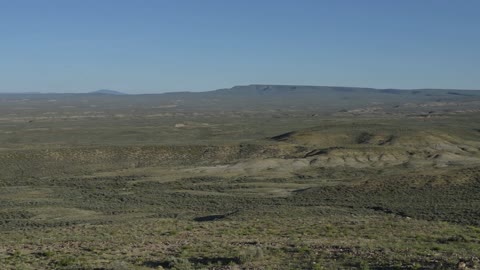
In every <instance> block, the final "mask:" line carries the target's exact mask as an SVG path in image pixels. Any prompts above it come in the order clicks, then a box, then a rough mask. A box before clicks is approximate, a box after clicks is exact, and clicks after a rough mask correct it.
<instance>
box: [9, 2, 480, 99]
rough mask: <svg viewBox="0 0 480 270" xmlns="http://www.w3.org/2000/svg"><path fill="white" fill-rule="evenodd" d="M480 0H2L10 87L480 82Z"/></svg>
mask: <svg viewBox="0 0 480 270" xmlns="http://www.w3.org/2000/svg"><path fill="white" fill-rule="evenodd" d="M479 11H480V1H478V0H462V1H453V0H448V1H447V0H401V1H400V0H362V1H358V0H330V1H327V0H190V1H187V0H129V1H127V0H42V1H39V0H15V1H12V0H0V92H32V91H33V92H87V91H94V90H98V89H113V90H118V91H123V92H127V93H132V94H134V93H160V92H170V91H205V90H214V89H219V88H227V87H232V86H234V85H247V84H290V85H329V86H361V87H375V88H405V89H412V88H450V89H480V16H479V15H478V12H479Z"/></svg>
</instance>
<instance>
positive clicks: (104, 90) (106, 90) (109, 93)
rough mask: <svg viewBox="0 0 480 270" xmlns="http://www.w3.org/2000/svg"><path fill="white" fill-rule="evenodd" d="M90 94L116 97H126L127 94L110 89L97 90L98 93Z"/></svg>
mask: <svg viewBox="0 0 480 270" xmlns="http://www.w3.org/2000/svg"><path fill="white" fill-rule="evenodd" d="M89 94H97V95H115V96H120V95H126V94H125V93H122V92H119V91H115V90H109V89H100V90H97V91H93V92H90V93H89Z"/></svg>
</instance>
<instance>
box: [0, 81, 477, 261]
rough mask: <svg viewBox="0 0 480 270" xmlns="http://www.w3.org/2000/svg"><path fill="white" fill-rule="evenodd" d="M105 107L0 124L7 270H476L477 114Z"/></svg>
mask: <svg viewBox="0 0 480 270" xmlns="http://www.w3.org/2000/svg"><path fill="white" fill-rule="evenodd" d="M262 89H263V88H262ZM272 89H273V90H275V88H268V89H267V90H268V91H262V93H263V94H265V95H267V93H270V92H271V91H272ZM289 89H290V88H289ZM276 91H277V90H276ZM345 93H350V92H342V95H346V94H345ZM384 94H385V95H391V94H388V93H384ZM420 94H421V93H420ZM420 94H418V95H420ZM391 96H395V97H398V98H399V99H400V100H403V98H405V99H408V101H409V102H410V101H411V100H410V97H408V98H407V97H402V95H399V94H398V95H397V94H395V95H391ZM412 96H417V94H415V95H412ZM448 96H449V97H448V98H449V100H450V99H455V100H457V99H462V98H463V96H462V95H451V94H450V95H448ZM105 98H106V97H105V96H104V95H98V96H97V97H96V98H95V99H94V101H97V102H99V103H101V104H102V112H100V110H99V109H98V111H95V112H88V111H89V110H91V108H90V107H88V104H83V103H81V102H80V103H78V102H77V103H75V102H73V104H74V105H72V103H69V102H72V101H61V102H65V103H62V104H63V105H60V104H59V105H58V107H48V106H47V105H45V104H46V101H44V102H45V103H43V101H35V102H33V101H32V102H33V103H32V104H30V105H31V106H32V108H33V109H31V110H24V111H21V110H16V111H14V113H13V114H14V115H9V116H8V117H7V116H5V117H4V118H3V119H2V120H1V121H0V130H1V133H0V141H1V142H2V148H1V149H0V168H1V170H2V174H1V178H0V205H1V206H2V207H1V209H0V230H1V232H2V233H1V234H0V268H1V269H454V268H456V267H457V265H458V264H459V262H464V264H465V267H467V269H476V268H478V267H480V265H479V262H478V256H479V254H480V218H479V217H480V212H479V210H478V209H480V197H479V196H476V194H478V193H479V192H480V167H479V164H480V162H479V161H480V142H479V138H478V129H479V126H478V124H477V123H479V122H480V117H479V115H478V113H477V112H474V111H473V112H472V111H469V112H460V113H459V112H455V113H448V112H447V111H444V112H443V113H433V116H432V117H430V118H429V120H428V121H425V119H424V118H422V117H418V115H419V114H420V113H421V112H422V111H423V110H424V109H423V108H424V107H422V106H424V105H425V104H429V103H428V102H430V100H429V99H431V97H426V96H424V97H421V98H419V100H420V101H419V102H423V103H420V104H417V107H409V106H411V105H408V103H403V105H398V106H399V107H395V108H391V107H388V106H390V105H388V103H387V102H386V103H385V104H386V105H384V106H383V107H382V108H381V109H378V110H380V111H383V112H384V113H383V114H380V113H379V111H378V110H377V109H376V110H375V111H372V110H369V109H368V106H367V105H365V106H366V107H364V108H363V109H362V110H361V111H353V112H352V110H353V109H354V108H350V107H348V108H347V107H345V106H346V105H345V104H344V103H342V104H339V105H338V106H337V107H336V108H330V109H331V111H327V112H325V111H323V110H319V111H315V110H314V108H313V107H312V108H308V109H307V108H297V109H291V110H273V109H272V108H276V107H275V106H274V105H275V104H274V105H270V107H268V106H266V107H262V108H257V109H258V111H247V110H246V109H245V110H240V109H235V110H233V109H232V110H230V111H226V110H225V108H226V107H227V105H225V104H224V105H222V106H225V107H223V110H225V111H223V112H222V113H219V112H218V111H215V112H213V111H211V110H210V111H209V110H208V108H204V107H202V106H198V107H197V106H193V105H191V104H190V105H188V106H186V107H183V108H178V107H161V108H151V109H146V108H148V106H147V105H146V104H150V105H151V106H153V105H152V104H153V103H149V102H152V101H145V100H142V101H141V102H143V103H141V104H143V105H144V106H141V108H138V111H135V112H133V113H129V111H128V110H130V109H128V108H130V107H128V100H129V99H128V98H127V97H124V96H123V97H121V96H119V97H115V99H117V101H118V100H120V99H121V102H120V101H118V102H119V103H120V104H115V103H109V102H111V101H109V100H107V99H105ZM435 98H438V97H435ZM465 100H466V99H465ZM472 100H474V97H472V96H469V97H468V100H466V101H465V102H467V103H468V104H469V105H465V106H466V107H468V106H472V102H475V100H474V101H472ZM395 101H396V104H397V103H398V104H402V103H400V102H397V101H398V100H395ZM457 101H458V100H457ZM3 102H4V103H1V104H2V105H4V104H9V105H5V106H7V107H8V106H12V105H11V104H12V103H11V101H9V102H5V101H3ZM18 102H20V101H18ZM23 102H25V101H23ZM437 102H438V101H437ZM458 102H463V101H461V100H460V101H458ZM65 104H70V105H68V106H76V107H75V108H71V107H67V108H66V109H65V108H64V109H61V106H66V105H65ZM109 104H110V105H109ZM422 104H423V105H422ZM17 105H18V104H17ZM163 105H165V104H163ZM354 105H355V106H357V105H361V102H360V101H358V103H356V104H353V105H351V106H354ZM5 106H2V107H0V110H4V109H5V108H6V107H5ZM396 106H397V105H396ZM425 106H427V105H425ZM442 106H444V107H442ZM449 106H451V104H450V105H449V104H446V105H441V104H440V105H438V104H437V103H436V107H435V108H436V109H435V110H436V111H437V112H441V111H442V108H445V110H448V109H449V108H450V107H449ZM14 107H15V106H13V107H9V108H10V109H12V108H14ZM427 107H428V106H427ZM126 108H127V109H126ZM339 108H342V109H343V108H346V109H344V110H342V111H341V112H340V113H339V112H338V110H339ZM402 108H403V109H404V111H402ZM385 112H388V113H385ZM45 113H49V114H45ZM45 115H49V116H45ZM81 115H88V117H79V116H81ZM100 115H102V117H100ZM122 115H123V116H122ZM159 115H160V116H159ZM312 115H315V116H312ZM352 115H356V116H355V118H352ZM332 119H334V120H335V121H332ZM176 123H182V126H178V125H177V127H176Z"/></svg>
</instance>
